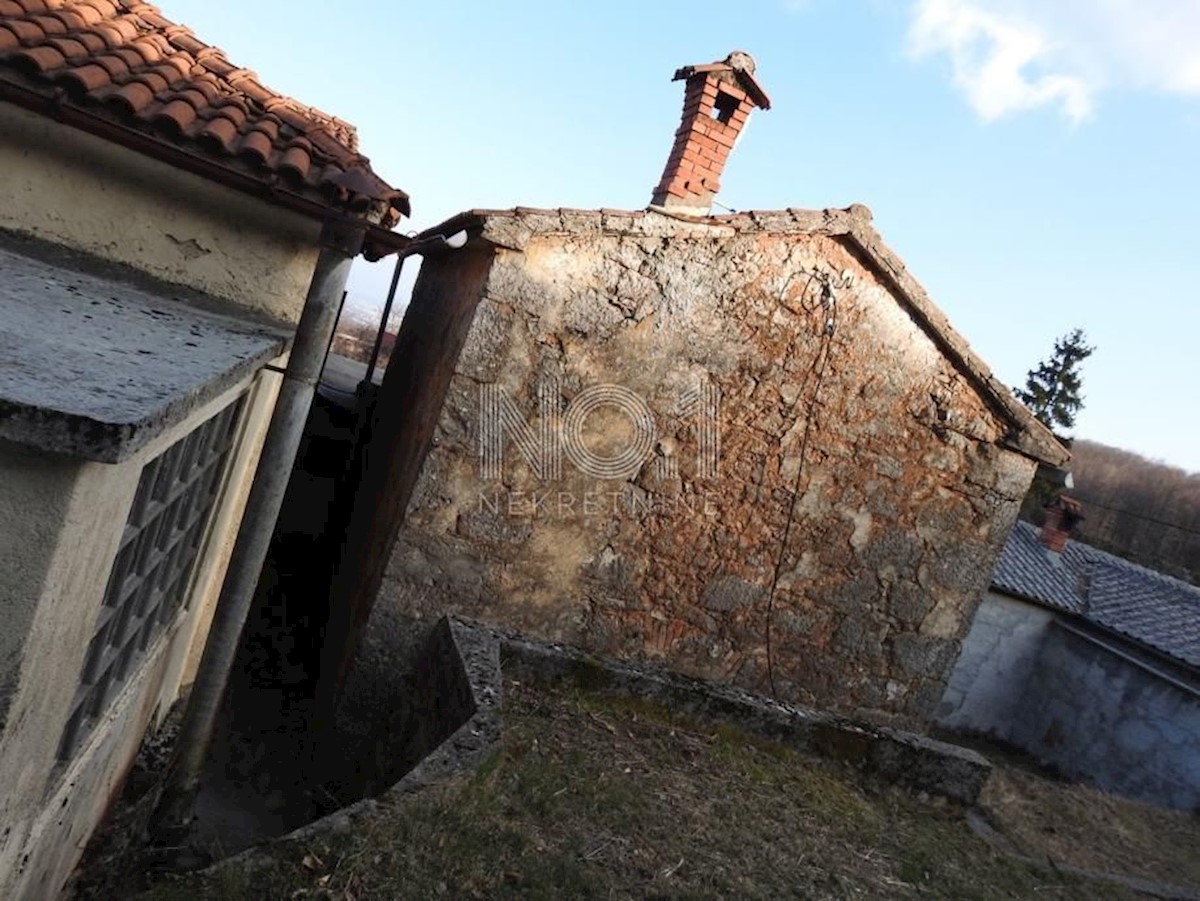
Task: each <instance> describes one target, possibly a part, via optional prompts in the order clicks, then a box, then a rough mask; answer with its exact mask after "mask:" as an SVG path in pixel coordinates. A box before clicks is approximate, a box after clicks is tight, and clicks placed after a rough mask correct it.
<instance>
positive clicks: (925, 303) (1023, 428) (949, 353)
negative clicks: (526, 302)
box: [423, 203, 1070, 466]
mask: <svg viewBox="0 0 1200 901" xmlns="http://www.w3.org/2000/svg"><path fill="white" fill-rule="evenodd" d="M871 218H872V217H871V211H870V210H869V209H867V207H865V206H863V205H862V204H861V203H856V204H854V205H853V206H850V207H848V208H847V209H844V210H802V209H786V210H755V211H750V212H741V213H733V214H731V215H727V216H688V215H683V214H677V213H668V212H659V211H652V210H608V209H605V210H571V209H532V208H529V207H516V208H515V209H511V210H479V209H477V210H468V211H466V212H463V213H459V214H458V215H456V216H453V217H451V218H450V219H448V220H446V221H445V222H443V223H442V224H441V225H436V226H434V227H433V228H431V229H428V230H427V231H425V232H424V233H423V236H428V235H435V234H444V235H451V234H454V233H455V232H457V231H460V230H463V229H466V230H467V231H468V232H470V233H471V234H472V235H473V236H474V235H480V236H482V238H483V239H484V240H486V241H489V242H491V243H492V244H494V245H497V246H501V247H511V248H513V249H516V250H520V249H522V248H523V247H524V245H525V243H527V242H528V240H529V238H530V237H531V236H532V235H534V234H547V233H555V232H559V233H577V232H584V233H588V232H591V233H596V232H609V233H621V234H634V233H645V234H648V235H654V236H657V237H661V236H663V235H665V234H668V232H665V231H664V223H667V224H668V225H669V227H670V229H671V230H672V231H671V232H670V233H671V234H675V235H680V234H681V233H682V231H681V230H682V229H684V228H686V227H687V226H689V225H690V226H692V227H693V228H694V229H696V230H697V233H698V234H699V235H701V236H704V237H714V236H721V235H735V234H739V233H745V232H760V233H773V234H797V233H798V234H820V235H827V236H829V237H831V238H837V239H840V240H842V241H845V242H846V243H848V244H849V245H850V247H851V249H852V250H853V251H854V252H855V253H857V254H859V255H860V256H861V257H862V258H863V259H864V260H865V262H866V263H867V264H868V265H869V266H870V267H871V268H872V270H873V271H874V273H875V275H876V277H877V278H879V279H880V280H881V281H882V282H883V283H884V284H886V285H887V286H888V287H889V290H891V292H892V293H893V295H894V296H895V297H896V298H897V300H898V301H899V303H900V305H901V306H902V307H903V308H904V309H905V311H906V312H907V313H908V315H910V316H911V317H912V318H913V320H914V321H915V322H916V324H917V326H918V327H919V328H920V329H921V330H922V331H923V332H924V333H925V334H926V335H928V336H929V338H930V339H931V340H932V341H933V343H934V344H935V345H936V346H937V348H938V350H939V351H940V352H941V353H942V354H943V355H944V356H945V357H946V359H948V360H949V361H950V362H951V363H952V364H953V365H954V366H955V368H957V369H958V370H959V372H961V373H962V374H963V376H964V377H965V378H966V380H967V382H968V383H969V384H970V385H971V386H972V387H973V388H974V390H975V391H976V392H977V393H978V394H979V396H980V398H981V399H982V400H983V401H984V403H985V404H987V405H988V406H989V407H990V408H991V409H992V410H993V411H994V412H995V413H996V415H997V417H998V418H999V420H1000V422H1002V423H1003V424H1004V425H1005V427H1006V428H1007V434H1006V435H1005V436H1004V439H1003V442H1004V444H1005V445H1006V446H1007V447H1011V448H1012V449H1014V450H1016V451H1019V452H1020V453H1022V454H1024V455H1025V456H1028V457H1030V458H1032V459H1034V460H1039V461H1041V462H1043V463H1048V464H1050V465H1052V466H1058V465H1061V464H1062V463H1065V462H1066V461H1067V460H1068V459H1070V454H1069V453H1067V451H1066V449H1065V448H1064V447H1063V446H1062V445H1061V444H1060V443H1059V442H1058V439H1056V438H1055V437H1054V435H1053V434H1052V433H1051V432H1050V430H1049V429H1047V428H1046V427H1045V426H1044V425H1042V424H1041V423H1040V422H1038V420H1037V418H1036V417H1035V416H1034V415H1033V414H1032V413H1031V412H1029V409H1028V408H1027V407H1026V406H1025V405H1024V404H1022V403H1021V402H1020V401H1018V400H1017V399H1016V398H1015V397H1013V394H1012V391H1010V390H1009V388H1008V386H1006V385H1005V384H1004V383H1003V382H1001V381H1000V380H999V379H997V378H996V377H995V376H994V375H993V374H992V372H991V370H990V369H989V368H988V365H987V364H986V363H985V362H984V361H983V360H982V359H980V358H979V356H978V355H976V353H975V352H974V351H973V350H972V349H971V346H970V345H969V344H967V342H966V340H965V339H964V338H963V337H962V336H961V335H960V334H959V333H958V332H957V331H955V330H954V327H953V326H952V325H951V324H950V321H949V320H948V319H947V318H946V316H945V314H944V313H942V311H941V310H939V309H938V308H937V307H936V306H935V305H934V303H933V301H932V300H930V298H929V295H927V294H926V293H925V289H924V288H922V287H921V285H920V284H919V283H918V282H917V280H916V279H915V278H913V276H912V275H911V274H910V273H909V271H908V270H907V269H906V268H905V266H904V263H902V262H901V261H900V258H899V257H898V256H896V254H895V253H893V252H892V250H891V248H889V247H888V246H887V245H886V244H884V242H883V238H882V237H880V235H879V232H877V231H875V229H874V228H872V227H871ZM672 220H674V222H673V223H672Z"/></svg>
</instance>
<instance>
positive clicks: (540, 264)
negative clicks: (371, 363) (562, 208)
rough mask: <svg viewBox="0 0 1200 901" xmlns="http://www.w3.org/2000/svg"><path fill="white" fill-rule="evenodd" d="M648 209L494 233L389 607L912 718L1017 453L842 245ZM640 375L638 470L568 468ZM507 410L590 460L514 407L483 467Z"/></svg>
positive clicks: (1024, 470) (624, 423)
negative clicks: (621, 225)
mask: <svg viewBox="0 0 1200 901" xmlns="http://www.w3.org/2000/svg"><path fill="white" fill-rule="evenodd" d="M659 218H661V219H662V221H663V222H665V223H666V224H665V225H663V226H661V227H660V229H659V233H657V234H656V233H654V232H653V231H652V230H649V229H646V228H642V229H626V230H624V231H622V230H620V229H599V228H595V229H585V230H579V231H576V232H570V231H565V232H564V231H563V230H562V229H561V228H559V229H547V230H546V231H542V232H539V231H538V230H537V229H536V228H534V229H533V230H532V231H531V232H529V233H527V234H526V235H524V236H523V237H522V240H521V241H520V242H519V245H520V247H521V249H506V248H504V247H497V248H496V249H495V255H494V257H493V259H492V264H491V269H490V272H489V274H488V277H487V280H486V286H485V288H484V289H483V293H482V297H481V299H480V300H479V305H478V308H477V311H476V315H475V319H474V322H473V324H472V326H471V330H470V334H469V337H468V339H467V343H466V347H465V349H464V351H463V353H462V355H461V356H460V358H459V359H458V361H457V365H456V369H455V375H454V378H453V379H452V382H451V387H450V390H449V394H448V396H447V399H446V403H445V405H444V408H443V410H442V414H441V417H440V421H439V423H438V428H437V432H436V435H435V438H434V446H433V449H432V451H431V452H430V455H429V457H428V458H427V459H426V461H425V464H424V468H423V470H422V473H421V476H420V479H419V481H418V484H417V488H416V492H415V495H414V498H413V501H412V503H411V504H410V506H409V510H408V516H407V521H406V524H405V527H404V529H403V530H402V532H401V535H400V538H399V540H398V541H397V543H396V546H395V549H394V551H393V555H392V558H391V561H390V564H389V566H388V572H387V576H386V578H385V582H384V586H383V588H382V591H381V595H380V598H381V604H380V606H383V607H386V608H388V609H389V610H390V611H391V612H392V613H399V614H401V615H403V616H408V617H416V618H418V619H424V620H428V621H430V622H432V621H434V620H435V619H436V618H437V617H439V616H440V615H442V614H444V613H447V612H454V613H460V614H465V615H469V616H473V617H478V618H480V619H484V620H490V621H492V622H497V623H501V624H503V625H505V626H507V627H511V628H516V629H519V630H523V631H526V632H528V633H531V634H534V635H537V636H539V637H542V638H547V639H551V640H561V641H566V642H570V643H574V644H578V645H581V646H583V647H585V648H587V649H590V650H592V651H595V652H597V653H601V654H606V655H614V656H619V657H627V658H638V659H649V660H656V661H661V662H663V663H665V664H667V665H669V666H671V667H672V668H675V669H678V670H680V671H682V672H684V673H687V674H690V675H696V676H701V677H706V678H712V679H716V680H721V681H728V682H732V683H735V684H738V685H742V686H746V687H749V688H752V689H756V690H760V691H765V692H771V693H774V694H777V695H778V696H780V697H783V698H786V699H789V700H795V701H800V702H804V703H810V704H816V705H819V706H822V707H825V708H829V709H834V710H838V711H843V712H856V713H860V714H861V713H866V714H873V715H875V716H877V717H879V718H884V719H892V720H897V721H907V722H925V721H927V719H928V718H929V717H930V716H931V715H932V714H933V712H934V710H935V707H936V705H937V702H938V700H939V698H940V697H941V694H942V690H943V688H944V685H945V680H946V677H947V675H948V673H949V670H950V667H951V666H952V665H953V663H954V661H955V659H956V657H957V655H958V651H959V648H960V642H961V639H962V637H963V635H964V634H965V632H966V630H967V628H968V626H969V625H970V620H971V616H972V614H973V612H974V608H975V605H976V603H977V602H978V599H979V598H980V596H981V595H982V593H983V591H984V589H985V587H986V583H987V578H988V575H989V574H990V572H991V570H992V567H993V564H994V561H995V559H996V557H997V555H998V553H999V550H1000V547H1001V545H1002V543H1003V540H1004V538H1005V537H1006V536H1007V534H1008V531H1009V529H1010V527H1011V525H1012V523H1013V521H1014V518H1015V516H1016V513H1017V509H1018V505H1019V502H1020V499H1021V497H1022V495H1023V494H1024V491H1025V489H1026V487H1027V485H1028V483H1029V480H1030V478H1031V476H1032V472H1033V466H1034V464H1033V462H1032V461H1031V460H1029V459H1028V458H1026V457H1024V456H1021V455H1019V454H1017V453H1015V452H1013V451H1011V450H1007V449H1004V448H1003V447H1002V446H1001V441H1002V440H1003V438H1004V436H1005V431H1006V426H1005V424H1004V423H1002V422H1001V421H1000V420H999V418H998V417H997V415H996V414H995V413H994V412H993V410H992V409H990V408H989V407H988V406H987V405H985V403H984V401H983V400H981V399H980V396H979V394H978V392H977V391H976V390H975V389H974V388H973V387H972V384H971V383H970V382H969V381H968V380H967V378H966V377H965V376H964V374H962V373H961V372H959V371H958V370H956V369H955V367H954V366H953V365H952V364H951V363H950V362H949V360H948V359H947V358H946V356H945V355H944V354H943V353H942V352H941V351H940V350H939V349H938V347H937V346H936V345H935V344H934V342H933V341H932V340H931V339H930V338H929V337H928V336H927V334H926V333H925V332H924V331H923V330H922V329H921V328H920V327H919V326H918V325H917V324H916V323H915V322H914V320H913V318H912V317H911V316H910V314H909V313H908V312H907V311H906V310H905V308H904V307H903V306H902V305H901V304H900V303H899V302H898V300H897V299H896V297H894V296H893V294H892V293H891V289H890V288H889V287H888V284H889V283H888V282H886V281H885V280H884V279H882V278H881V277H879V276H878V275H877V273H875V272H873V271H872V270H871V269H870V268H869V267H868V265H867V264H866V263H865V261H864V260H863V259H862V258H861V257H860V256H859V255H858V254H857V253H856V252H855V251H854V249H853V245H852V244H851V243H850V242H848V241H847V240H846V239H845V238H844V237H837V236H830V235H826V234H821V233H813V232H793V233H780V232H777V231H768V230H757V231H756V230H742V231H731V230H728V229H726V230H720V229H703V228H699V227H692V226H685V225H681V224H678V223H672V222H671V220H668V219H666V217H659ZM484 233H485V236H486V235H487V231H486V230H485V232H484ZM454 265H455V263H454V258H453V256H449V257H445V258H438V259H431V260H430V261H428V262H427V263H426V268H427V270H428V271H423V273H422V279H426V278H429V279H430V280H431V281H432V280H434V279H439V278H440V279H441V280H442V281H444V280H445V273H442V274H441V275H440V276H439V275H438V270H439V269H440V268H444V267H453V266H454ZM421 290H422V289H421V286H420V284H418V287H417V293H416V295H415V299H414V304H419V303H420V302H421V299H420V295H421ZM831 296H832V303H830V297H831ZM547 385H549V386H550V389H549V390H548V389H547V388H546V386H547ZM602 385H610V386H616V391H617V394H616V395H614V394H613V390H614V389H597V386H602ZM705 386H707V387H705ZM539 391H541V392H542V395H539ZM604 391H608V394H607V395H606V394H604ZM489 392H490V393H489ZM585 392H590V393H585ZM689 392H691V393H690V394H689ZM705 392H709V394H708V395H707V396H712V395H713V394H714V393H715V395H716V396H718V397H719V408H718V409H719V412H717V413H716V416H715V420H712V421H711V422H710V421H709V420H706V419H704V418H703V417H701V416H699V415H698V410H699V409H702V407H703V404H702V401H703V398H704V397H705V396H706V394H705ZM630 395H632V396H634V397H636V398H640V399H641V400H642V401H644V404H645V406H646V407H647V408H648V409H649V410H650V412H651V414H652V416H653V420H654V424H653V428H654V440H653V442H652V446H651V448H650V450H649V452H648V454H647V456H646V458H645V462H644V464H643V465H641V467H640V468H639V469H638V471H637V472H636V473H633V474H630V475H628V477H621V478H598V477H596V474H595V472H594V471H593V472H592V473H591V474H589V472H588V471H581V469H580V467H579V466H578V465H576V463H577V462H578V460H579V458H581V456H582V457H583V458H584V462H585V463H586V457H587V454H588V453H590V454H591V455H592V459H615V458H617V457H618V456H619V455H620V454H622V453H625V452H632V451H631V450H630V449H631V448H632V447H633V446H634V445H635V444H636V441H635V440H634V439H635V438H636V430H635V429H634V427H633V422H632V420H631V418H630V412H631V411H633V412H636V411H635V410H634V409H633V408H631V407H630V405H629V403H628V402H627V403H625V409H624V411H622V409H620V408H617V407H614V406H613V403H612V401H611V398H612V397H614V396H617V397H618V398H627V397H629V396H630ZM543 397H544V398H545V399H543ZM597 397H599V398H600V401H598V402H596V403H595V404H594V405H593V406H592V408H591V412H590V414H589V415H586V416H581V411H582V410H583V409H585V408H586V407H587V406H588V404H586V403H584V400H585V399H588V398H590V399H592V400H593V401H594V400H596V398H597ZM604 397H608V398H610V401H609V402H608V403H607V404H606V403H605V402H603V398H604ZM489 398H490V400H489ZM576 398H579V399H580V400H579V401H578V402H575V404H574V408H575V409H574V412H572V403H573V401H574V400H575V399H576ZM689 398H690V405H691V406H690V409H689ZM698 399H699V400H698ZM385 401H386V398H385ZM489 404H491V406H490V407H489ZM501 407H503V408H504V409H507V410H508V411H509V413H510V414H511V413H512V412H513V411H515V412H516V413H517V414H519V417H520V419H521V420H522V421H524V422H525V423H527V424H528V426H529V432H528V433H527V435H526V438H527V441H526V443H527V445H529V446H532V447H533V449H534V450H537V449H538V448H539V447H542V448H544V447H545V444H544V441H543V443H542V444H541V445H539V444H538V443H537V442H538V440H540V439H539V435H541V436H544V435H545V434H547V432H546V431H539V429H540V428H541V426H540V423H542V422H543V421H545V420H546V417H541V416H540V415H539V412H540V411H548V410H553V411H555V412H557V414H558V416H559V418H560V420H563V419H565V420H568V421H570V420H571V419H572V417H575V421H576V422H577V423H578V422H582V427H581V429H580V434H579V435H578V436H577V437H578V438H579V441H577V442H576V445H578V444H580V443H581V444H582V446H583V451H584V453H582V454H581V452H580V451H579V450H576V453H575V456H574V457H572V456H571V454H569V453H563V454H562V456H561V460H560V464H559V465H560V471H559V472H558V473H554V472H550V473H549V474H547V473H546V472H542V473H541V474H540V476H539V473H538V472H536V471H535V469H536V467H535V466H534V465H531V463H530V460H527V459H526V455H523V454H522V453H521V451H520V448H519V447H518V444H519V442H518V441H514V439H513V436H514V434H517V432H518V431H519V429H517V430H516V431H514V426H515V424H516V423H515V421H514V420H512V419H511V416H510V421H509V422H508V425H509V428H508V431H507V433H506V434H504V435H503V443H502V446H503V447H504V454H503V465H502V467H500V471H499V473H498V474H497V473H496V472H495V470H496V468H497V467H496V465H495V463H496V459H495V456H494V455H493V457H492V460H491V468H492V470H493V471H492V472H490V473H489V472H487V471H485V470H486V467H485V466H484V465H483V463H484V461H483V460H482V459H481V456H480V447H481V438H483V437H485V436H486V435H487V434H488V433H489V432H488V430H489V429H491V434H493V436H494V435H495V433H496V422H497V420H498V418H500V419H502V416H501V413H502V412H503V410H502V409H501ZM498 411H499V412H498ZM550 419H551V421H553V417H550ZM489 423H490V425H489ZM705 423H709V425H708V426H706V425H705ZM568 424H569V422H568ZM712 426H715V429H714V428H712ZM706 428H708V431H707V432H705V429H706ZM714 432H715V434H716V435H717V436H718V440H719V455H718V456H717V457H716V459H715V467H713V466H712V465H711V454H710V455H709V460H708V462H706V460H705V459H704V458H702V456H701V454H700V451H701V449H702V446H703V439H704V436H705V435H707V436H708V440H709V445H708V446H709V447H710V448H711V446H712V443H711V438H712V435H713V434H714ZM549 434H553V431H552V430H550V432H549ZM518 437H519V436H518ZM530 442H533V443H532V445H530ZM527 451H528V447H527ZM527 455H529V456H531V457H532V462H533V463H534V464H536V463H538V462H539V459H538V457H537V456H536V454H527ZM584 468H585V469H587V467H586V466H585V467H584ZM593 470H594V467H593ZM489 475H490V476H492V477H485V476H489ZM797 488H798V491H797ZM785 535H786V541H785ZM772 585H774V591H772V590H771V589H772Z"/></svg>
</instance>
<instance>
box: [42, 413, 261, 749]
mask: <svg viewBox="0 0 1200 901" xmlns="http://www.w3.org/2000/svg"><path fill="white" fill-rule="evenodd" d="M243 400H244V399H243V398H239V399H238V400H236V401H234V402H233V403H231V404H230V405H229V406H227V407H226V408H225V409H224V410H222V411H221V412H220V413H217V414H216V415H215V416H213V417H212V418H211V419H209V420H207V421H206V422H204V423H203V424H202V425H200V426H198V427H197V428H196V429H195V430H194V431H192V432H191V433H190V434H188V435H186V436H184V437H183V438H181V439H179V440H178V441H177V442H175V443H174V444H172V445H171V446H170V447H169V448H167V449H166V450H165V451H163V453H162V454H160V455H159V456H158V457H156V458H155V459H153V460H151V461H150V462H148V463H147V464H146V466H145V468H144V469H143V470H142V475H141V478H140V479H139V481H138V487H137V493H136V495H135V496H134V500H133V506H132V508H131V509H130V511H129V519H128V520H127V521H126V523H125V528H124V531H123V533H122V536H121V546H120V549H119V550H118V551H117V557H116V561H115V562H114V563H113V568H112V572H111V573H110V575H109V577H108V587H107V588H106V589H105V592H104V605H103V606H102V607H101V609H100V615H99V616H98V617H97V619H96V630H95V632H94V634H93V635H92V640H91V644H89V646H88V650H87V657H86V659H85V662H84V665H83V672H82V674H81V676H80V680H79V687H78V688H77V690H76V692H75V702H74V705H73V707H72V710H71V716H70V718H69V719H68V720H67V725H66V728H65V729H64V730H63V736H62V741H61V743H60V746H59V759H61V760H69V759H70V758H72V757H73V756H74V755H75V752H76V751H77V750H78V749H79V747H80V745H82V744H83V741H84V740H85V739H86V738H87V736H88V735H89V734H90V732H91V729H92V726H93V725H94V724H95V723H96V722H97V721H98V720H99V719H100V718H101V717H102V716H103V715H104V714H105V713H106V712H107V710H108V708H109V706H110V705H111V704H112V702H113V700H114V699H115V698H116V697H117V695H118V694H119V692H120V690H121V686H122V685H124V684H125V681H126V680H127V679H128V678H129V676H131V675H132V674H133V673H135V672H136V671H137V668H138V666H139V665H140V663H141V658H142V655H143V654H144V653H145V652H146V651H147V650H149V649H150V648H151V647H152V646H153V645H154V642H155V640H156V639H157V638H158V637H159V636H160V635H162V633H163V632H164V630H165V629H166V628H167V626H169V625H170V624H171V623H172V622H173V621H174V619H175V616H176V614H178V613H179V611H180V609H181V608H182V607H183V605H184V602H185V600H186V596H187V592H188V589H189V587H190V585H191V578H192V574H193V572H194V571H195V569H196V563H197V558H198V556H199V553H200V547H201V544H202V543H203V538H204V532H205V529H206V527H207V525H208V521H209V519H210V518H211V514H212V511H213V509H214V508H215V507H216V503H217V496H218V494H219V493H220V489H221V482H222V476H223V474H224V472H225V462H226V460H227V459H228V457H229V452H230V449H231V448H232V446H233V440H234V434H235V431H236V428H237V423H238V419H239V416H240V413H241V409H242V405H243Z"/></svg>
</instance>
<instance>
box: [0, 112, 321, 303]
mask: <svg viewBox="0 0 1200 901" xmlns="http://www.w3.org/2000/svg"><path fill="white" fill-rule="evenodd" d="M0 228H6V229H10V230H13V231H18V232H21V233H25V234H32V235H35V236H37V237H40V238H43V239H45V240H48V241H53V242H56V243H61V244H65V245H66V246H68V247H71V248H74V249H76V250H81V251H84V252H87V253H90V254H94V255H95V256H98V257H101V258H103V259H107V260H113V261H116V262H119V263H123V264H126V265H129V266H132V267H134V268H136V269H139V270H142V271H144V272H146V273H148V274H150V275H152V276H154V277H156V278H160V279H164V280H166V281H168V282H172V283H175V284H179V285H184V286H187V287H190V288H193V289H195V290H199V291H203V292H206V293H208V294H212V295H214V296H216V297H220V298H224V299H226V300H230V301H234V302H236V303H238V304H241V305H244V306H246V307H249V308H251V309H254V310H256V311H259V312H261V313H265V314H267V315H269V316H271V317H273V318H276V319H282V320H286V321H295V320H296V319H298V318H299V315H300V309H301V306H302V305H303V301H304V296H305V292H306V290H307V288H308V282H309V278H310V276H311V275H312V270H313V266H314V265H315V263H316V258H317V234H318V232H319V230H320V229H319V223H317V222H316V221H315V220H311V219H307V218H305V217H302V216H299V215H298V214H296V213H292V212H289V211H287V210H283V209H280V208H278V207H274V206H271V205H269V204H267V203H264V202H263V201H260V200H257V199H256V198H254V197H251V196H249V195H245V194H241V193H239V192H237V191H233V190H232V189H230V188H226V187H223V186H221V185H218V184H216V183H214V182H211V181H207V180H205V179H202V178H200V177H199V176H196V175H192V174H190V173H187V172H182V171H180V170H178V169H174V168H172V167H171V166H168V165H166V164H165V163H161V162H158V161H156V160H153V159H150V158H149V157H146V156H143V155H141V154H139V153H136V152H134V151H132V150H128V149H126V148H124V147H121V146H118V145H116V144H114V143H112V142H110V141H106V140H103V139H101V138H97V137H93V136H92V135H89V134H87V133H85V132H82V131H80V130H78V129H76V128H72V127H70V126H68V125H64V124H62V123H59V122H55V121H53V120H51V119H48V118H46V117H44V116H38V115H35V114H34V113H31V112H28V111H26V110H23V109H21V108H20V107H17V106H14V105H12V104H7V103H0Z"/></svg>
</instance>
